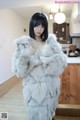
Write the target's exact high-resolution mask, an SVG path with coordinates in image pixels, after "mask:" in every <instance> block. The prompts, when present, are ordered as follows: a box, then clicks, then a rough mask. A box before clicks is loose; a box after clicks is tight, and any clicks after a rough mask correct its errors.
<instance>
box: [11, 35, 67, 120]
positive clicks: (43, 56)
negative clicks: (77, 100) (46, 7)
mask: <svg viewBox="0 0 80 120" xmlns="http://www.w3.org/2000/svg"><path fill="white" fill-rule="evenodd" d="M15 44H16V50H15V53H14V55H13V60H12V70H13V72H14V73H15V74H16V75H17V76H18V77H22V78H23V96H24V102H25V105H26V113H27V120H51V119H52V116H54V115H55V110H56V107H57V104H58V96H59V93H60V78H59V76H60V74H61V73H62V72H63V70H64V68H65V67H66V65H67V62H66V56H65V55H64V53H63V52H62V48H61V45H60V44H59V43H58V42H57V40H56V36H55V35H54V34H49V36H48V39H47V40H46V42H45V43H44V44H43V45H41V46H40V43H38V42H37V41H36V40H34V39H32V38H30V37H29V36H23V37H21V38H19V39H17V40H16V41H15Z"/></svg>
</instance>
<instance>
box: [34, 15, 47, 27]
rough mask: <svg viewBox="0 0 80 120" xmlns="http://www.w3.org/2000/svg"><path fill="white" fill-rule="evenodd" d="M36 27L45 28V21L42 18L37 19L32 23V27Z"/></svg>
mask: <svg viewBox="0 0 80 120" xmlns="http://www.w3.org/2000/svg"><path fill="white" fill-rule="evenodd" d="M38 25H42V26H43V27H44V28H45V26H46V22H45V19H44V18H41V17H40V18H37V19H35V20H34V21H33V27H36V26H38Z"/></svg>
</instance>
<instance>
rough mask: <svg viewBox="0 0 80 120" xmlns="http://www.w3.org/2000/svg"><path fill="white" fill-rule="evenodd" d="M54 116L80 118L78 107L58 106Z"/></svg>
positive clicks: (79, 107)
mask: <svg viewBox="0 0 80 120" xmlns="http://www.w3.org/2000/svg"><path fill="white" fill-rule="evenodd" d="M56 115H58V116H73V117H80V105H71V104H59V105H58V107H57V110H56Z"/></svg>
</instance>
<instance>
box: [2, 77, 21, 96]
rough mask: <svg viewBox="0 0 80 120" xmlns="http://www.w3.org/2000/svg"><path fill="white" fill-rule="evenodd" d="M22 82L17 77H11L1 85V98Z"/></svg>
mask: <svg viewBox="0 0 80 120" xmlns="http://www.w3.org/2000/svg"><path fill="white" fill-rule="evenodd" d="M19 82H20V79H19V78H17V77H16V76H13V77H11V78H10V79H8V80H7V81H5V82H4V83H2V84H1V85H0V97H2V96H3V95H4V94H6V93H7V92H8V91H9V90H10V89H11V88H12V87H14V85H16V84H17V83H19Z"/></svg>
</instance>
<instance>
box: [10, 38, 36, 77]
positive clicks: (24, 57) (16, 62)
mask: <svg viewBox="0 0 80 120" xmlns="http://www.w3.org/2000/svg"><path fill="white" fill-rule="evenodd" d="M15 45H16V50H15V52H14V55H13V58H12V71H13V72H14V73H15V74H16V75H17V76H18V77H22V78H24V77H26V76H27V74H28V73H29V71H30V70H31V66H30V65H31V64H30V58H31V55H33V54H34V53H35V48H34V47H32V44H31V38H30V37H28V36H23V37H21V38H19V39H17V40H16V41H15Z"/></svg>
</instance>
